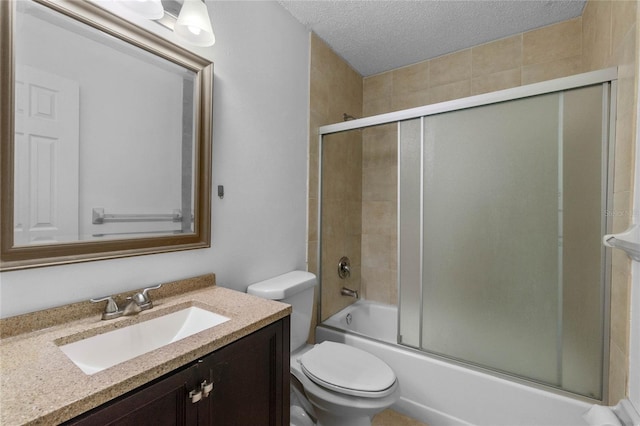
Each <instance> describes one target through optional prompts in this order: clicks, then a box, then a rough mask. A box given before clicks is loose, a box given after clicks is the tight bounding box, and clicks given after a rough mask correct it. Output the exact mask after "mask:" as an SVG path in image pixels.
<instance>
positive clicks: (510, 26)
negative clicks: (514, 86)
mask: <svg viewBox="0 0 640 426" xmlns="http://www.w3.org/2000/svg"><path fill="white" fill-rule="evenodd" d="M278 2H279V3H280V4H281V5H282V6H283V7H284V8H285V9H286V10H288V11H289V13H291V14H292V15H293V16H294V17H295V18H296V19H297V20H298V21H300V22H301V23H302V24H303V25H305V26H306V27H307V28H308V29H309V30H311V31H313V32H315V33H316V34H317V35H318V36H319V37H320V38H321V39H323V40H324V41H325V42H326V43H327V44H328V45H329V46H331V48H332V49H333V50H334V51H335V52H336V53H337V54H339V55H340V56H341V57H342V58H344V59H345V60H346V61H347V62H349V64H351V66H352V67H353V68H355V69H356V70H357V71H358V72H359V73H360V74H362V75H363V76H370V75H373V74H378V73H381V72H384V71H388V70H391V69H394V68H399V67H402V66H405V65H410V64H414V63H416V62H420V61H424V60H426V59H430V58H434V57H436V56H440V55H444V54H447V53H451V52H455V51H457V50H461V49H465V48H468V47H471V46H475V45H477V44H482V43H486V42H489V41H492V40H497V39H500V38H503V37H507V36H510V35H513V34H517V33H521V32H525V31H528V30H531V29H534V28H539V27H543V26H545V25H549V24H553V23H555V22H560V21H564V20H566V19H570V18H575V17H577V16H580V15H581V14H582V9H583V8H584V5H585V1H583V0H551V1H548V0H503V1H495V0H475V1H459V0H458V1H453V0H418V1H407V0H396V1H384V0H338V1H335V0H334V1H328V0H319V1H318V0H278Z"/></svg>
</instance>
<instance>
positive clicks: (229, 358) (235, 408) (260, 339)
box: [66, 317, 289, 426]
mask: <svg viewBox="0 0 640 426" xmlns="http://www.w3.org/2000/svg"><path fill="white" fill-rule="evenodd" d="M66 424H68V425H78V426H98V425H114V426H115V425H118V426H129V425H131V426H134V425H135V426H141V425H153V426H158V425H159V426H165V425H166V426H177V425H189V426H191V425H216V426H227V425H228V426H261V425H265V426H288V425H289V317H286V318H283V319H281V320H279V321H277V322H275V323H273V324H270V325H268V326H266V327H264V328H262V329H260V330H258V331H256V332H254V333H252V334H250V335H248V336H246V337H244V338H242V339H240V340H237V341H235V342H233V343H231V344H229V345H227V346H225V347H223V348H221V349H218V350H217V351H215V352H212V353H211V354H209V355H206V356H204V357H202V358H200V359H198V360H196V361H194V362H193V363H191V364H189V365H187V366H185V367H183V368H180V369H178V370H176V371H174V372H172V373H169V374H167V375H165V376H163V377H160V378H159V379H156V380H154V381H153V382H151V383H148V384H146V385H144V386H142V387H140V388H138V389H136V390H133V391H131V392H129V393H127V394H125V395H123V396H121V397H119V398H116V399H115V400H113V401H110V402H108V403H106V404H104V405H102V406H100V407H97V408H95V409H93V410H91V411H90V412H88V413H85V414H83V415H81V416H79V417H77V418H75V419H73V420H71V421H69V422H67V423H66Z"/></svg>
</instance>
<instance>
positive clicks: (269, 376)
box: [198, 317, 289, 426]
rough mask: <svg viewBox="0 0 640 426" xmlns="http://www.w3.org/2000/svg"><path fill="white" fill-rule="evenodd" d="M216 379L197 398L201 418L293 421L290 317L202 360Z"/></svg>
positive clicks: (236, 423)
mask: <svg viewBox="0 0 640 426" xmlns="http://www.w3.org/2000/svg"><path fill="white" fill-rule="evenodd" d="M202 361H203V362H202V363H201V364H200V366H201V368H203V369H204V371H203V373H204V375H207V376H208V377H209V380H212V382H213V384H214V388H213V392H212V394H211V395H210V397H209V398H207V399H206V400H203V401H202V402H204V403H200V404H198V411H199V420H200V422H199V424H201V425H203V424H207V425H220V426H229V425H233V426H262V425H265V426H267V425H268V426H284V425H287V426H288V425H289V318H288V317H287V318H285V319H283V320H282V321H278V322H276V323H274V324H271V325H269V326H267V327H265V328H263V329H261V330H259V331H257V332H255V333H253V334H251V335H249V336H247V337H244V338H242V339H241V340H239V341H237V342H235V343H233V344H232V345H229V346H226V347H224V348H222V349H220V350H218V351H216V352H214V353H213V354H211V355H209V356H208V357H206V358H204V359H203V360H202Z"/></svg>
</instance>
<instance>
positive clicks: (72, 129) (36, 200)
mask: <svg viewBox="0 0 640 426" xmlns="http://www.w3.org/2000/svg"><path fill="white" fill-rule="evenodd" d="M15 96H16V99H15V106H16V110H15V114H16V115H15V132H16V134H15V192H14V194H15V203H14V205H15V211H14V245H15V246H22V245H28V244H46V243H54V242H64V241H77V240H78V185H79V182H78V179H79V174H78V167H79V137H78V134H79V124H78V123H79V87H78V84H77V83H76V82H74V81H72V80H68V79H65V78H62V77H58V76H56V75H53V74H50V73H48V72H44V71H41V70H38V69H36V68H32V67H28V66H18V67H17V69H16V92H15Z"/></svg>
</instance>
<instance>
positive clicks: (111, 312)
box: [89, 296, 122, 320]
mask: <svg viewBox="0 0 640 426" xmlns="http://www.w3.org/2000/svg"><path fill="white" fill-rule="evenodd" d="M89 300H90V301H91V302H92V303H98V302H104V301H106V302H107V306H106V307H105V308H104V312H103V313H102V319H103V320H109V319H113V318H118V317H119V316H122V311H121V310H120V308H118V304H117V303H116V301H115V300H113V297H112V296H106V297H101V298H99V299H89Z"/></svg>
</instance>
